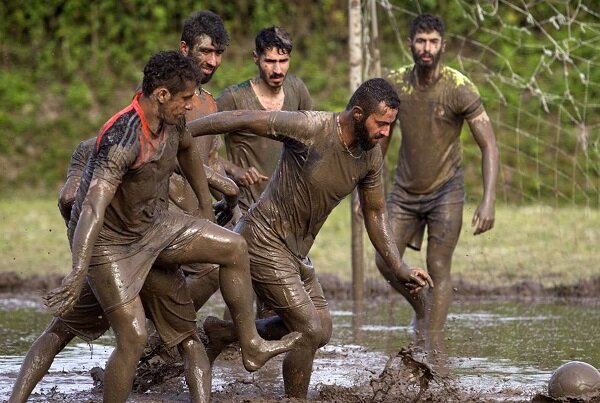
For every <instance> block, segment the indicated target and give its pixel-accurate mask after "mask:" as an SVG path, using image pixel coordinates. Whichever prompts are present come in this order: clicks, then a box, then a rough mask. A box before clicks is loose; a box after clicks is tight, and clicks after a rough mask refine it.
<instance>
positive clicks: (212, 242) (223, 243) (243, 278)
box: [160, 222, 300, 371]
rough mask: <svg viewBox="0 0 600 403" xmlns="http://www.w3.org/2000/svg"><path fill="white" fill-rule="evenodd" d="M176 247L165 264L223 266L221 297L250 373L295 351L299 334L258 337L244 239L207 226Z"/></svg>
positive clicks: (245, 365) (220, 269)
mask: <svg viewBox="0 0 600 403" xmlns="http://www.w3.org/2000/svg"><path fill="white" fill-rule="evenodd" d="M175 244H176V245H178V246H177V247H174V248H169V250H168V251H167V250H165V251H163V253H161V256H160V260H161V262H166V263H168V262H169V261H170V262H173V263H181V264H188V263H194V262H209V263H215V264H218V265H219V266H220V268H219V283H220V287H221V293H222V295H223V299H224V300H225V303H226V304H227V306H228V307H229V309H230V311H231V316H232V320H233V323H234V325H235V327H236V330H237V332H238V333H239V339H240V346H241V348H242V359H243V362H244V367H245V368H246V369H247V370H248V371H255V370H257V369H259V368H260V367H261V366H263V365H264V363H265V362H266V361H268V360H269V359H270V358H271V357H273V356H275V355H277V354H281V353H283V352H286V351H288V350H289V349H290V348H292V346H293V344H294V342H295V341H296V340H297V339H298V338H299V337H300V335H299V334H291V335H289V336H287V337H286V338H284V339H283V340H278V341H270V342H267V341H265V340H264V339H263V338H261V337H260V336H259V335H258V332H257V330H256V326H255V324H254V316H255V314H254V309H253V304H252V292H253V290H252V281H251V278H250V263H249V259H248V249H247V245H246V241H245V240H244V238H243V237H242V236H241V235H239V234H236V233H235V232H232V231H229V230H227V229H225V228H222V227H219V226H218V225H216V224H214V223H211V222H207V223H206V224H205V225H204V227H203V228H202V230H201V231H199V232H198V233H196V234H195V235H194V236H193V237H192V238H191V239H186V242H185V243H182V242H176V243H175ZM166 252H168V253H166Z"/></svg>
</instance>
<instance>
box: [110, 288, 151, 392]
mask: <svg viewBox="0 0 600 403" xmlns="http://www.w3.org/2000/svg"><path fill="white" fill-rule="evenodd" d="M107 316H108V320H109V322H110V325H111V326H112V328H113V331H114V333H115V338H116V345H117V346H116V348H115V349H114V351H113V352H112V353H111V355H110V357H109V358H108V362H107V363H106V370H105V373H104V402H105V403H109V402H110V403H113V402H115V403H118V402H125V401H126V400H127V397H128V396H129V393H130V392H131V388H132V386H133V378H134V376H135V368H136V366H137V363H138V361H139V359H140V357H141V356H142V353H143V351H144V347H145V345H146V340H147V332H146V317H145V314H144V308H143V306H142V302H141V300H140V298H139V296H138V297H136V298H135V299H133V300H132V301H130V302H128V303H127V304H125V305H122V306H119V307H118V308H116V309H115V310H113V311H112V312H110V313H108V314H107Z"/></svg>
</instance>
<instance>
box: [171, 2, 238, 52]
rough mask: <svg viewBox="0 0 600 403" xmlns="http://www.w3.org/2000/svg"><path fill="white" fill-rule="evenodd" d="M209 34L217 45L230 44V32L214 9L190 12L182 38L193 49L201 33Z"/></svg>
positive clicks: (184, 24) (182, 31) (184, 23)
mask: <svg viewBox="0 0 600 403" xmlns="http://www.w3.org/2000/svg"><path fill="white" fill-rule="evenodd" d="M203 34H204V35H207V36H208V37H209V38H210V39H211V40H212V43H213V45H214V46H215V47H217V48H219V47H223V48H225V47H226V46H229V34H228V33H227V30H226V29H225V25H223V20H222V19H221V17H219V16H218V15H217V14H215V13H213V12H212V11H208V10H203V11H196V12H195V13H193V14H190V16H189V17H187V18H186V19H185V21H184V22H183V28H182V30H181V40H182V41H183V42H185V43H187V45H188V47H189V48H190V49H191V48H193V47H194V46H195V45H196V39H198V37H199V36H200V35H203Z"/></svg>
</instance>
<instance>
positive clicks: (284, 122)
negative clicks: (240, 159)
mask: <svg viewBox="0 0 600 403" xmlns="http://www.w3.org/2000/svg"><path fill="white" fill-rule="evenodd" d="M310 116H311V114H310V112H305V111H292V112H290V111H250V110H240V111H225V112H217V113H213V114H210V115H208V116H205V117H202V118H199V119H195V120H192V121H191V122H188V130H189V131H190V133H191V134H192V136H203V135H208V134H219V133H229V132H234V131H239V130H245V131H248V132H250V133H253V134H255V135H257V136H261V137H267V138H270V139H273V140H277V141H285V140H286V139H289V140H294V141H298V142H301V143H305V142H310V141H311V140H312V138H311V134H310V133H312V132H313V130H311V129H314V127H312V125H313V124H315V123H316V122H315V120H313V119H311V118H310ZM315 116H316V115H315Z"/></svg>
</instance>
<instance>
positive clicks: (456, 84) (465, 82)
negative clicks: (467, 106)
mask: <svg viewBox="0 0 600 403" xmlns="http://www.w3.org/2000/svg"><path fill="white" fill-rule="evenodd" d="M442 79H443V80H445V81H446V84H447V85H448V86H450V87H453V88H456V89H462V90H466V91H470V92H474V93H477V94H479V91H478V90H477V87H476V86H475V84H473V82H472V81H471V80H470V79H469V78H468V77H467V76H466V75H465V74H463V73H461V72H460V71H458V70H456V69H453V68H452V67H448V66H443V67H442Z"/></svg>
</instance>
